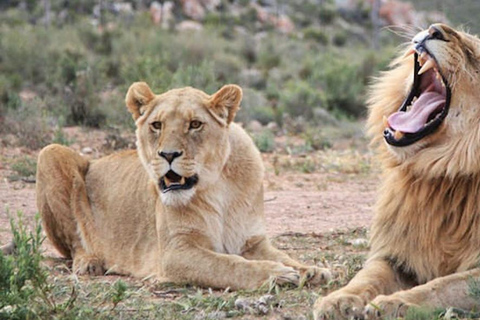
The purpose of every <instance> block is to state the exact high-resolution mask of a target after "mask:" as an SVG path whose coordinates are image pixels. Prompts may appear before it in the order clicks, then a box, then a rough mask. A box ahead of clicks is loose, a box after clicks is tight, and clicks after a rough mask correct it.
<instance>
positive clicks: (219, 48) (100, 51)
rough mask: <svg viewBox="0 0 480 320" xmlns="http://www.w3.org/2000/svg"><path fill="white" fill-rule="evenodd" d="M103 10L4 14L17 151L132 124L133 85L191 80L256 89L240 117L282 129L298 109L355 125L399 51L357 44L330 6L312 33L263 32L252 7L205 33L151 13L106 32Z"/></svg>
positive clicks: (6, 79) (1, 42)
mask: <svg viewBox="0 0 480 320" xmlns="http://www.w3.org/2000/svg"><path fill="white" fill-rule="evenodd" d="M28 3H30V2H28ZM52 3H53V4H52V5H54V4H55V3H54V2H52ZM75 3H76V2H75ZM79 3H80V2H79ZM93 4H94V2H91V3H90V2H89V3H82V4H76V5H74V7H75V6H76V7H78V8H77V9H78V10H79V11H78V12H77V13H76V14H74V13H73V12H74V11H72V8H69V10H70V11H69V17H70V19H67V20H65V21H63V20H62V21H61V22H58V24H52V25H51V26H50V27H48V28H46V27H44V26H42V25H38V24H36V25H35V24H30V23H29V22H28V21H37V20H38V19H40V18H41V13H42V12H41V8H37V7H36V6H35V5H34V4H33V3H32V6H31V7H29V9H27V11H22V10H20V9H18V8H16V7H11V8H8V9H7V10H3V11H0V57H1V58H0V123H2V125H1V126H0V131H1V132H2V133H7V134H8V133H12V134H14V135H15V136H16V137H17V139H16V140H15V141H16V143H17V144H18V145H23V146H27V147H29V148H31V149H38V148H41V147H43V146H44V145H46V144H48V143H51V142H52V141H56V142H62V143H64V142H65V143H67V144H68V141H66V140H65V137H64V136H62V135H61V130H60V131H59V129H61V127H63V126H70V125H82V126H89V127H97V128H112V127H113V128H118V127H131V126H132V121H131V117H130V116H129V114H128V113H127V112H126V110H125V108H124V102H123V99H124V95H125V93H126V91H127V89H128V87H129V86H130V84H131V83H133V82H135V81H146V82H148V83H149V84H150V86H151V87H152V88H153V89H154V90H155V91H156V92H164V91H166V90H168V89H171V88H174V87H180V86H186V85H190V86H193V87H198V88H200V89H202V90H204V91H206V92H207V93H213V92H215V91H216V90H218V89H219V88H220V87H221V86H222V85H223V84H225V83H238V84H240V85H241V86H242V87H243V88H244V90H245V93H246V94H245V104H244V107H243V108H242V110H240V112H239V114H238V119H239V120H240V121H242V122H244V123H248V122H249V121H251V120H253V119H255V120H258V121H260V122H261V123H263V124H266V123H268V122H271V121H276V122H277V123H278V124H279V125H282V121H283V120H282V119H283V115H284V114H288V115H290V116H292V117H297V116H303V117H306V119H308V120H309V121H308V123H309V124H313V125H316V124H317V121H316V119H315V118H314V117H311V116H312V115H313V114H314V110H315V109H316V108H319V107H321V108H323V109H325V110H328V111H330V112H332V114H333V115H334V116H335V117H337V118H342V119H354V118H356V117H359V116H363V115H364V114H365V103H364V100H365V99H364V93H365V87H366V85H367V84H368V82H369V78H370V77H371V76H372V75H373V74H374V73H375V72H376V71H377V70H378V69H379V68H382V67H384V66H385V64H386V61H388V60H389V58H390V57H391V55H392V53H393V50H391V49H387V51H385V50H382V51H378V52H375V51H372V50H371V49H370V45H369V44H368V43H364V42H362V41H358V40H352V39H350V38H349V36H350V34H349V32H348V30H343V29H342V27H339V25H337V24H336V23H337V18H336V11H335V8H334V7H333V6H332V4H331V3H330V2H329V1H327V2H326V3H325V4H324V5H322V6H320V7H319V8H317V7H316V8H315V10H314V11H313V12H312V14H314V15H315V17H316V18H315V19H318V17H320V18H321V19H322V20H321V21H322V25H316V26H313V25H312V26H309V24H308V23H310V24H311V23H313V22H314V21H316V20H315V19H313V20H309V21H306V22H305V21H304V22H305V23H307V24H306V25H305V29H304V31H303V32H302V31H300V34H301V35H302V37H298V36H297V34H291V35H283V34H280V33H278V32H276V31H274V30H272V29H271V28H270V27H263V28H258V27H254V25H255V23H253V22H252V19H253V20H255V19H256V15H255V14H254V15H252V13H251V12H250V11H248V10H247V11H242V12H241V15H240V19H239V18H238V17H233V16H232V15H231V13H229V12H227V11H219V12H218V13H211V14H209V15H208V16H207V17H206V19H205V23H204V29H203V31H197V32H180V31H175V30H164V29H161V28H157V27H154V26H153V25H152V24H151V22H150V17H149V16H148V14H147V13H146V12H143V11H133V12H132V13H131V15H130V16H129V18H128V19H126V18H125V17H122V16H112V15H110V16H109V15H107V16H106V17H105V19H107V20H106V21H107V22H108V23H109V25H108V27H107V26H105V27H103V28H99V27H98V26H94V25H92V24H91V23H89V18H88V15H86V14H81V12H88V10H90V9H91V8H90V6H93ZM55 8H56V7H55ZM55 8H54V9H55ZM57 9H58V8H57ZM299 10H300V9H299ZM302 10H304V11H305V10H306V9H305V8H303V9H302ZM307 12H308V10H307V11H305V12H304V15H305V14H306V13H307ZM235 26H239V27H242V28H246V30H245V32H237V31H235V30H236V29H235V28H234V27H235ZM332 30H336V31H335V32H334V33H333V32H332ZM259 31H262V32H265V35H264V36H259V34H258V32H259ZM331 35H333V37H332V36H331ZM330 38H331V39H330ZM199 39H201V41H199ZM342 39H343V40H342ZM332 41H333V42H332ZM345 41H346V42H347V43H345Z"/></svg>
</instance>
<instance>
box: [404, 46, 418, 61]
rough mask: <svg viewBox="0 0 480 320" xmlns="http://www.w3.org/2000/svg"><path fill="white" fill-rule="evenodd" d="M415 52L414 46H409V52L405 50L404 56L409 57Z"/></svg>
mask: <svg viewBox="0 0 480 320" xmlns="http://www.w3.org/2000/svg"><path fill="white" fill-rule="evenodd" d="M414 53H415V49H414V48H413V47H411V48H409V49H408V50H407V52H405V54H404V55H403V57H404V58H406V57H408V56H411V55H412V54H414Z"/></svg>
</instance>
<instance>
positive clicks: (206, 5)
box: [200, 0, 222, 11]
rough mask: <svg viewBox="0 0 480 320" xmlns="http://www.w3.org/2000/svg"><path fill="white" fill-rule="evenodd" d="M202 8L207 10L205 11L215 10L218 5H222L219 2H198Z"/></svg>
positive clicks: (201, 0) (217, 0)
mask: <svg viewBox="0 0 480 320" xmlns="http://www.w3.org/2000/svg"><path fill="white" fill-rule="evenodd" d="M200 3H201V4H202V6H203V7H204V8H205V9H207V11H213V10H215V9H216V8H217V7H218V6H219V5H221V4H222V1H221V0H200Z"/></svg>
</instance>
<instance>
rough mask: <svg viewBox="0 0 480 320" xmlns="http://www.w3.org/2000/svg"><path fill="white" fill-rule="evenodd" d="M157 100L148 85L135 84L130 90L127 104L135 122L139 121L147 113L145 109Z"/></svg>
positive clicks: (126, 99) (143, 83)
mask: <svg viewBox="0 0 480 320" xmlns="http://www.w3.org/2000/svg"><path fill="white" fill-rule="evenodd" d="M153 98H155V94H154V93H153V92H152V90H151V89H150V87H149V86H148V84H146V83H145V82H135V83H133V84H132V85H131V86H130V88H129V89H128V92H127V96H126V97H125V103H126V104H127V108H128V111H130V113H131V114H132V117H133V119H134V120H137V119H138V117H140V116H141V115H142V114H143V113H144V112H145V107H146V106H147V105H148V104H149V103H150V102H151V101H152V100H153Z"/></svg>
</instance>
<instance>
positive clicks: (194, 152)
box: [37, 83, 330, 289]
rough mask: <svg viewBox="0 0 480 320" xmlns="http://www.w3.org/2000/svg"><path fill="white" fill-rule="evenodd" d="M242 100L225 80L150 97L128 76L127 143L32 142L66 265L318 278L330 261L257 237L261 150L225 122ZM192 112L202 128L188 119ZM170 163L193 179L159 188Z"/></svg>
mask: <svg viewBox="0 0 480 320" xmlns="http://www.w3.org/2000/svg"><path fill="white" fill-rule="evenodd" d="M241 98H242V91H241V89H240V88H239V87H238V86H235V85H228V86H224V87H223V88H222V89H220V90H219V91H218V92H217V93H215V94H214V95H212V96H209V95H207V94H206V93H204V92H202V91H200V90H196V89H193V88H182V89H175V90H171V91H168V92H166V93H164V94H160V95H155V94H154V93H153V92H152V91H151V90H150V88H149V87H148V85H147V84H146V83H134V84H133V85H132V86H131V87H130V89H129V91H128V93H127V96H126V104H127V108H128V110H129V111H130V112H131V114H132V116H133V118H134V120H135V122H136V126H137V130H136V135H137V151H123V152H120V153H117V154H113V155H110V156H107V157H104V158H101V159H99V160H96V161H91V162H89V161H87V160H85V159H84V158H83V157H81V156H80V155H78V154H76V153H75V152H74V151H72V150H70V149H68V148H66V147H62V146H59V145H51V146H48V147H46V148H45V149H44V150H42V152H41V153H40V156H39V160H38V174H37V204H38V208H39V211H40V212H41V214H42V218H43V222H44V227H45V231H46V233H47V235H48V237H49V238H50V240H51V241H52V243H53V244H54V245H55V247H56V248H57V249H58V250H59V251H60V253H62V254H63V255H64V256H66V257H71V258H73V269H74V271H75V272H78V273H90V274H103V273H104V272H105V271H106V270H108V271H109V272H115V273H120V274H130V275H133V276H135V277H140V278H144V277H154V278H157V279H160V280H162V281H174V282H187V283H193V284H198V285H202V286H208V287H218V288H227V287H230V288H232V289H242V288H245V289H250V288H257V287H259V286H260V285H262V284H263V283H264V282H265V281H266V280H268V279H270V278H275V279H276V280H277V281H278V282H279V283H285V282H288V283H299V281H300V280H301V279H300V278H301V277H302V276H303V277H305V278H307V280H309V281H311V282H312V283H319V282H323V281H326V280H328V278H329V276H330V273H329V272H328V270H325V269H320V268H317V267H308V266H304V265H302V264H300V263H298V262H296V261H295V260H293V259H291V258H289V257H288V255H286V254H285V253H283V252H280V251H279V250H277V249H275V248H273V246H272V245H271V244H270V242H269V240H268V239H267V237H266V236H265V226H264V215H263V190H262V181H263V171H264V169H263V164H262V159H261V157H260V154H259V152H258V151H257V149H256V148H255V146H254V144H253V142H252V140H251V139H250V137H249V136H248V135H247V134H246V133H245V131H244V130H243V129H242V128H241V127H240V126H238V125H237V124H234V123H232V120H233V118H234V116H235V113H236V112H237V110H238V108H239V105H240V101H241ZM192 121H200V122H201V123H202V126H201V127H200V128H195V129H192V128H191V127H190V124H191V123H192ZM154 122H161V123H162V127H161V129H159V130H157V129H156V128H154V127H153V124H152V123H154ZM173 151H178V152H181V156H179V157H177V158H175V159H174V160H173V161H172V162H171V164H169V162H168V161H167V160H166V159H165V158H163V157H161V156H160V155H159V153H160V152H173ZM170 169H172V170H174V171H175V172H176V173H178V174H179V175H181V176H183V177H191V176H194V175H198V177H199V180H198V183H197V184H196V186H195V187H194V188H192V189H189V190H177V191H170V192H167V193H162V191H161V189H160V188H159V179H160V178H161V177H163V176H164V175H165V174H166V173H167V172H168V171H169V170H170Z"/></svg>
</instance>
